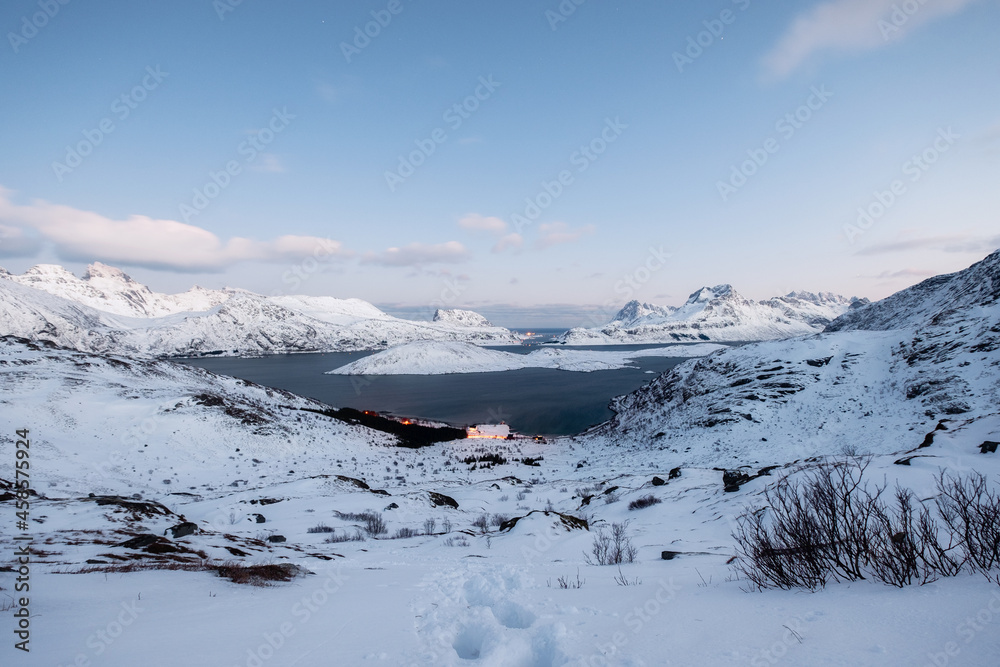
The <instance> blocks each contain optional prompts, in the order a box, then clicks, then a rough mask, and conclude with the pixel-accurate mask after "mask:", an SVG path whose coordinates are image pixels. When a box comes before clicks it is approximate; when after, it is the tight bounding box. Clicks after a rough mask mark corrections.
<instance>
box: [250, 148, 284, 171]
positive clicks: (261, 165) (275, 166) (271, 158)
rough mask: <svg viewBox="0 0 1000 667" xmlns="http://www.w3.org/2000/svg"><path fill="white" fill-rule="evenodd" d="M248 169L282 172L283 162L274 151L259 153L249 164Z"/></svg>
mask: <svg viewBox="0 0 1000 667" xmlns="http://www.w3.org/2000/svg"><path fill="white" fill-rule="evenodd" d="M250 171H257V172H261V173H265V174H283V173H285V171H287V170H286V169H285V163H284V162H282V161H281V158H280V157H278V156H277V155H275V154H274V153H260V154H258V155H257V159H255V160H254V161H253V162H252V163H251V164H250Z"/></svg>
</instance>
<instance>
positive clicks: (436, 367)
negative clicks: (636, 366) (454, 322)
mask: <svg viewBox="0 0 1000 667" xmlns="http://www.w3.org/2000/svg"><path fill="white" fill-rule="evenodd" d="M721 348H722V346H721V345H715V344H712V343H700V344H693V345H672V346H670V347H661V348H651V349H644V350H629V351H627V352H614V351H611V352H609V351H593V350H565V349H558V348H542V349H539V350H534V351H532V352H529V353H528V354H517V353H516V352H504V351H501V350H486V349H483V348H481V347H478V346H476V345H471V344H469V343H442V342H438V341H415V342H413V343H404V344H402V345H397V346H394V347H390V348H389V349H388V350H383V351H381V352H376V353H375V354H372V355H369V356H367V357H363V358H361V359H358V360H357V361H354V362H351V363H350V364H347V365H346V366H341V367H340V368H336V369H334V370H332V371H327V372H328V373H329V374H331V375H447V374H451V373H496V372H500V371H513V370H518V369H521V368H554V369H558V370H564V371H582V372H590V371H603V370H613V369H617V368H627V367H628V366H629V360H631V359H637V358H639V357H699V356H703V355H706V354H710V353H712V352H714V351H716V350H718V349H721Z"/></svg>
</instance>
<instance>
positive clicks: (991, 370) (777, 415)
mask: <svg viewBox="0 0 1000 667" xmlns="http://www.w3.org/2000/svg"><path fill="white" fill-rule="evenodd" d="M998 406H1000V251H998V252H995V253H993V254H992V255H990V256H989V257H987V258H986V259H984V260H983V261H981V262H979V263H977V264H975V265H973V266H972V267H970V268H968V269H966V270H964V271H961V272H959V273H956V274H952V275H949V276H940V277H936V278H931V279H929V280H926V281H924V282H922V283H920V284H918V285H915V286H913V287H911V288H909V289H906V290H903V291H901V292H899V293H897V294H895V295H893V296H890V297H888V298H886V299H884V300H883V301H880V302H877V303H873V304H870V305H867V306H862V307H859V308H856V309H852V310H851V311H850V312H848V313H847V314H845V315H843V316H842V317H841V318H840V319H837V320H835V321H834V322H832V323H831V324H830V325H829V326H828V328H827V331H826V332H824V333H821V334H817V335H813V336H809V337H806V338H798V339H793V340H785V341H772V342H762V343H755V344H751V345H745V346H741V347H738V348H732V349H726V350H723V351H720V352H716V353H715V354H712V355H710V356H708V357H705V358H702V359H698V360H692V361H689V362H686V363H683V364H680V365H678V366H677V367H675V368H674V369H672V370H671V371H669V372H668V373H665V374H663V375H661V376H659V377H657V378H656V379H655V380H654V381H653V382H651V383H649V384H648V385H646V386H645V387H643V388H642V389H640V390H639V391H636V392H634V393H632V394H629V395H627V396H622V397H620V398H618V399H616V401H615V402H614V404H613V406H612V408H613V409H614V410H615V411H616V412H617V414H616V416H615V417H614V419H613V420H612V421H611V422H609V423H607V424H605V425H603V426H602V427H601V428H600V429H599V430H598V432H597V433H598V434H599V435H597V434H595V435H594V436H593V437H601V438H607V439H608V440H609V441H610V442H613V443H618V444H628V445H630V446H639V447H645V446H651V447H658V448H665V449H667V450H670V451H676V452H678V453H682V457H681V458H682V460H684V461H685V462H688V463H699V464H708V463H713V464H715V465H719V464H737V463H740V462H745V463H748V462H751V461H754V462H768V463H777V462H784V461H785V460H787V458H788V456H789V454H790V453H797V454H798V455H800V456H802V457H808V456H816V455H831V454H836V453H838V452H840V451H841V450H848V449H849V450H857V451H866V452H868V451H870V452H888V451H897V450H901V449H907V448H912V447H917V446H919V445H920V444H921V443H922V442H924V440H925V438H930V439H931V440H933V433H934V432H935V429H940V430H944V429H948V428H956V427H959V426H962V427H969V426H971V425H973V424H975V423H977V422H978V421H980V420H983V419H988V418H989V419H993V418H995V417H996V415H997V414H998V413H1000V407H998ZM928 434H930V435H928Z"/></svg>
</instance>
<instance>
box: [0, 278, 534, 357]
mask: <svg viewBox="0 0 1000 667" xmlns="http://www.w3.org/2000/svg"><path fill="white" fill-rule="evenodd" d="M460 312H464V311H460ZM471 315H475V314H474V313H472V314H470V315H467V316H463V317H461V318H445V319H444V320H442V321H439V322H416V321H410V320H402V319H399V318H395V317H392V316H390V315H388V314H386V313H384V312H382V311H381V310H379V309H378V308H376V307H375V306H373V305H372V304H370V303H368V302H366V301H362V300H360V299H335V298H332V297H310V296H273V297H267V296H262V295H259V294H254V293H252V292H247V291H243V290H234V289H225V290H206V289H202V288H199V287H195V288H192V289H191V290H189V291H187V292H184V293H183V294H174V295H169V294H158V293H156V292H152V291H151V290H149V288H147V287H146V286H144V285H141V284H139V283H137V282H135V281H134V280H132V279H131V278H130V277H129V276H127V275H126V274H125V273H123V272H121V271H120V270H118V269H114V268H112V267H107V266H104V265H103V264H93V265H91V266H90V267H88V269H87V272H86V274H85V275H84V277H83V278H76V277H75V276H74V275H73V274H72V273H70V272H68V271H66V270H65V269H63V268H62V267H58V266H51V265H42V266H36V267H34V268H32V269H30V270H28V271H27V272H25V273H24V274H22V275H13V274H10V273H8V272H6V271H2V273H0V334H11V335H16V336H21V337H25V338H43V339H46V340H51V341H53V342H56V343H58V344H60V345H64V346H67V347H72V348H74V349H78V350H85V351H91V352H109V353H118V354H127V355H133V356H135V355H140V356H159V355H190V354H204V353H215V354H220V353H221V354H244V355H246V354H269V353H279V352H314V351H331V350H362V349H378V348H383V347H387V346H389V345H395V344H399V343H404V342H409V341H414V340H441V341H465V342H472V343H477V344H493V345H496V344H515V343H517V342H519V340H520V339H519V337H518V336H516V335H515V334H513V333H511V332H510V331H508V330H507V329H504V328H502V327H496V326H493V325H491V324H489V323H488V322H487V321H486V320H485V319H484V318H482V317H480V316H476V317H477V318H478V320H477V319H476V318H473V317H472V316H471ZM459 320H461V321H459ZM484 323H485V324H484Z"/></svg>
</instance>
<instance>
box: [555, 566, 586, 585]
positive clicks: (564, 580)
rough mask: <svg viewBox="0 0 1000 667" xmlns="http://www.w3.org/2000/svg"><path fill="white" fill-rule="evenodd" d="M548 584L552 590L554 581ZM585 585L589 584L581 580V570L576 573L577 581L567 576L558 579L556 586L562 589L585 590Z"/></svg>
mask: <svg viewBox="0 0 1000 667" xmlns="http://www.w3.org/2000/svg"><path fill="white" fill-rule="evenodd" d="M546 583H547V584H548V586H549V588H552V580H547V581H546ZM585 583H587V580H586V579H581V578H580V570H579V569H578V570H577V571H576V579H570V578H569V577H566V576H562V577H559V578H558V579H556V586H557V587H558V588H562V589H570V588H583V585H584V584H585Z"/></svg>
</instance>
